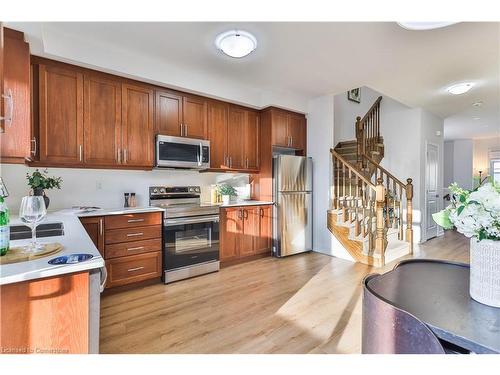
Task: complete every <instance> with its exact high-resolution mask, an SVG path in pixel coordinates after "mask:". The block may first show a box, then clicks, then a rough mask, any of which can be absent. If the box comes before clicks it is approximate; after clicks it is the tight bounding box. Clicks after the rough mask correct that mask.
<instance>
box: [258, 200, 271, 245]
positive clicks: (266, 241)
mask: <svg viewBox="0 0 500 375" xmlns="http://www.w3.org/2000/svg"><path fill="white" fill-rule="evenodd" d="M258 214H259V235H258V236H257V240H256V243H255V253H256V254H263V253H269V254H271V243H272V237H273V235H272V219H273V207H272V206H260V207H259V208H258Z"/></svg>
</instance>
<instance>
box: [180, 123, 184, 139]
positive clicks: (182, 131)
mask: <svg viewBox="0 0 500 375" xmlns="http://www.w3.org/2000/svg"><path fill="white" fill-rule="evenodd" d="M179 127H180V128H181V129H180V130H181V137H182V136H183V135H184V129H183V128H182V122H181V123H180V124H179Z"/></svg>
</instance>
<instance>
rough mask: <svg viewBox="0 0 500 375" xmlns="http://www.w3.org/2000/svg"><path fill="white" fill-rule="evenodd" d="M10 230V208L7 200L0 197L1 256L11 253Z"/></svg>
mask: <svg viewBox="0 0 500 375" xmlns="http://www.w3.org/2000/svg"><path fill="white" fill-rule="evenodd" d="M9 241H10V228H9V208H8V207H7V204H5V199H4V197H3V196H2V195H0V256H2V255H5V254H7V251H9Z"/></svg>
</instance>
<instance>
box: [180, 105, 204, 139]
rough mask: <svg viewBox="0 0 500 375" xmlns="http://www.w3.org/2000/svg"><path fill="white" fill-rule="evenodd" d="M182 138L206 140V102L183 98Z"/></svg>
mask: <svg viewBox="0 0 500 375" xmlns="http://www.w3.org/2000/svg"><path fill="white" fill-rule="evenodd" d="M182 111H183V116H182V118H183V121H182V122H183V127H184V134H183V136H184V137H188V138H199V139H207V101H206V100H205V99H202V98H195V97H190V96H185V97H184V100H183V107H182Z"/></svg>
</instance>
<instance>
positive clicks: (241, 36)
mask: <svg viewBox="0 0 500 375" xmlns="http://www.w3.org/2000/svg"><path fill="white" fill-rule="evenodd" d="M215 46H216V47H217V48H218V49H219V50H221V51H222V52H224V53H225V54H226V55H228V56H230V57H234V58H237V59H239V58H241V57H245V56H247V55H249V54H250V53H251V52H253V51H254V50H255V49H256V48H257V39H256V38H255V37H254V36H253V35H252V34H250V33H249V32H248V31H243V30H230V31H226V32H224V33H222V34H219V35H217V38H215Z"/></svg>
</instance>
